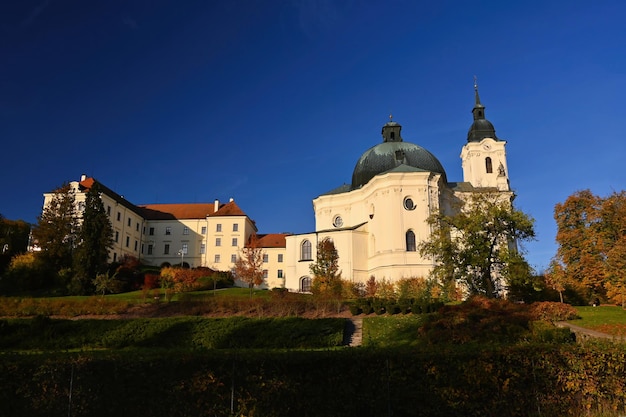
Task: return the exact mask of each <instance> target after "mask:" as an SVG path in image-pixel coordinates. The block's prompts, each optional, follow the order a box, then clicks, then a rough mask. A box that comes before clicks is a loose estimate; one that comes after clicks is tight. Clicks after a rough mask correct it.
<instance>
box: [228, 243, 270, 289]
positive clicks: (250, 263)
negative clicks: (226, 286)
mask: <svg viewBox="0 0 626 417" xmlns="http://www.w3.org/2000/svg"><path fill="white" fill-rule="evenodd" d="M263 255H264V252H263V248H262V247H261V246H260V242H259V238H258V237H257V235H256V234H253V235H251V236H250V239H249V240H248V243H247V244H246V245H245V246H244V247H243V248H242V249H241V256H239V257H238V258H237V260H236V261H235V266H234V267H233V273H234V275H235V277H236V278H237V279H239V280H241V281H243V282H245V283H246V284H248V287H249V288H250V297H252V288H254V286H255V285H261V284H263Z"/></svg>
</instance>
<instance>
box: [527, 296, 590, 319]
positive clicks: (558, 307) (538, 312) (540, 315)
mask: <svg viewBox="0 0 626 417" xmlns="http://www.w3.org/2000/svg"><path fill="white" fill-rule="evenodd" d="M530 314H531V316H532V318H533V319H534V320H547V321H551V322H555V321H563V320H573V319H576V318H578V312H577V311H576V309H575V308H574V307H572V306H571V305H569V304H564V303H556V302H551V301H543V302H539V303H533V304H531V306H530Z"/></svg>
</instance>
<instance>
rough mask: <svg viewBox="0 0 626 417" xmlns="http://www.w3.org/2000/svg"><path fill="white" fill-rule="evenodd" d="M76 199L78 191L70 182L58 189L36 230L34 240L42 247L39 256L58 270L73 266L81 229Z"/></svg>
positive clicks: (38, 221)
mask: <svg viewBox="0 0 626 417" xmlns="http://www.w3.org/2000/svg"><path fill="white" fill-rule="evenodd" d="M74 201H75V199H74V191H73V190H72V188H71V186H70V185H69V184H67V183H66V184H63V185H62V186H61V187H59V188H57V189H56V190H54V191H53V195H52V198H51V199H50V201H49V202H48V204H47V205H46V206H45V207H44V210H43V213H42V214H41V216H40V217H39V218H38V219H37V226H36V227H35V228H34V229H33V239H34V240H35V241H36V242H37V244H38V245H39V247H40V248H41V252H39V256H40V257H41V258H42V259H43V260H44V262H46V263H47V264H48V265H50V267H51V268H53V269H54V270H55V271H60V270H61V269H64V268H70V267H71V266H72V252H73V249H74V245H75V242H76V230H77V228H78V223H77V219H76V210H75V207H74Z"/></svg>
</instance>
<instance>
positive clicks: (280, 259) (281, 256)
mask: <svg viewBox="0 0 626 417" xmlns="http://www.w3.org/2000/svg"><path fill="white" fill-rule="evenodd" d="M282 261H283V254H282V253H279V254H278V262H282Z"/></svg>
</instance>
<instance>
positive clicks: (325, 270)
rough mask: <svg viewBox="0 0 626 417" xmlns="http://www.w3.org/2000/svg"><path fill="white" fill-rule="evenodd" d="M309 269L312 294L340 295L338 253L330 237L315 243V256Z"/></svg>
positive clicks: (340, 283)
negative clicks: (311, 280) (311, 277)
mask: <svg viewBox="0 0 626 417" xmlns="http://www.w3.org/2000/svg"><path fill="white" fill-rule="evenodd" d="M309 269H310V271H311V274H313V282H312V283H311V292H313V294H327V295H334V296H340V295H341V290H342V282H341V272H340V271H339V253H338V252H337V249H336V248H335V244H334V243H333V241H332V239H323V240H322V241H320V242H319V243H318V244H317V257H316V259H315V262H314V263H313V264H311V266H310V267H309Z"/></svg>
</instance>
